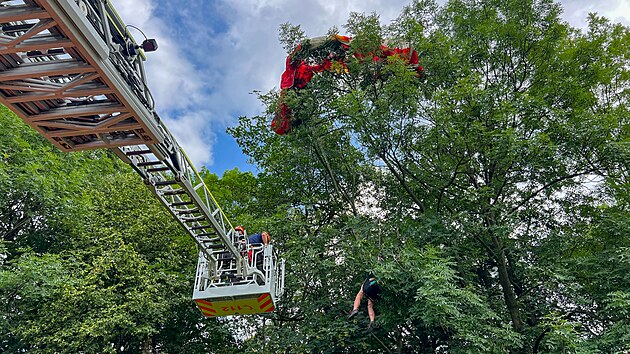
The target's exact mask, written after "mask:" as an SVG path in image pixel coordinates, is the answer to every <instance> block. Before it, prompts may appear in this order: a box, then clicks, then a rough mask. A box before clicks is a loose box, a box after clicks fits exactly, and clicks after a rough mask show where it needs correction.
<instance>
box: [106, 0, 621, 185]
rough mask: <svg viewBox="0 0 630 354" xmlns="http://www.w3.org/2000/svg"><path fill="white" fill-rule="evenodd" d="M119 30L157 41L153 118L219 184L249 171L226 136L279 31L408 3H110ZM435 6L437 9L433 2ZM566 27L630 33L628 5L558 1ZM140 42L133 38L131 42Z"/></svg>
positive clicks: (263, 75)
mask: <svg viewBox="0 0 630 354" xmlns="http://www.w3.org/2000/svg"><path fill="white" fill-rule="evenodd" d="M111 2H112V4H113V5H114V7H115V8H116V9H117V11H118V12H119V14H120V16H121V17H122V19H123V20H124V21H125V23H127V24H130V25H134V26H137V27H139V28H141V29H142V30H143V31H144V32H145V34H146V35H147V36H148V37H150V38H156V39H157V41H158V45H159V49H158V51H157V52H155V53H148V55H147V57H148V60H147V62H146V64H145V65H146V71H147V75H148V81H149V87H150V89H151V91H152V93H153V96H154V98H155V100H156V108H157V110H158V113H159V114H160V116H161V117H162V119H163V120H164V121H165V123H166V125H167V127H168V128H169V130H170V131H171V132H173V134H174V135H175V137H176V138H177V140H178V142H179V143H180V145H182V147H183V148H184V150H185V151H186V153H187V154H188V155H189V156H190V157H191V159H192V160H193V163H194V164H195V166H196V167H197V168H198V169H199V168H201V167H202V166H206V167H207V168H208V169H209V170H210V171H211V172H213V173H216V174H218V175H219V176H221V175H222V174H223V172H224V171H225V170H229V169H233V168H235V167H238V168H239V169H240V170H241V171H253V172H255V167H254V166H252V165H250V164H248V163H247V157H246V156H244V155H243V153H242V152H241V149H240V148H239V146H238V145H237V144H236V142H235V141H234V139H233V138H232V137H231V136H229V135H228V134H226V133H225V129H226V128H227V127H230V126H235V125H236V124H237V120H238V117H239V116H242V115H247V116H252V115H256V114H259V113H261V111H262V107H261V105H260V103H259V102H258V101H257V100H256V97H255V95H251V94H250V93H251V92H253V91H256V90H257V91H263V92H267V91H269V90H270V89H272V88H274V87H276V88H277V87H278V86H279V81H280V75H281V73H282V70H283V69H284V58H285V56H286V53H285V52H284V50H283V49H282V47H281V45H280V44H279V42H278V26H279V25H280V24H282V23H285V22H290V23H292V24H299V25H301V26H302V29H303V30H304V31H305V33H306V35H307V36H308V37H316V36H321V35H323V34H325V33H326V32H327V31H328V29H329V28H330V27H332V26H337V27H338V28H340V29H341V28H342V26H343V24H344V23H345V21H346V20H347V18H348V14H349V13H350V12H352V11H355V12H366V13H371V12H374V11H375V12H377V13H379V14H380V18H381V22H382V23H389V22H390V21H391V20H393V19H394V18H395V17H396V16H397V15H398V14H399V13H400V10H401V9H402V7H403V6H405V5H407V4H409V2H410V1H409V0H337V1H335V0H188V1H185V2H184V1H172V0H111ZM438 2H440V3H442V2H443V1H438ZM561 2H562V3H563V6H564V9H565V12H564V18H565V19H566V20H567V21H569V22H570V23H571V24H572V25H573V26H577V27H583V26H584V23H585V22H584V20H585V18H586V16H587V14H588V13H589V12H598V13H599V14H600V15H604V16H606V17H608V18H610V19H612V20H613V21H615V22H622V23H624V24H626V25H628V24H630V0H607V1H599V2H593V1H591V0H563V1H561ZM132 33H133V35H134V36H135V37H136V39H137V40H141V39H142V35H141V34H140V33H139V32H138V33H136V32H132Z"/></svg>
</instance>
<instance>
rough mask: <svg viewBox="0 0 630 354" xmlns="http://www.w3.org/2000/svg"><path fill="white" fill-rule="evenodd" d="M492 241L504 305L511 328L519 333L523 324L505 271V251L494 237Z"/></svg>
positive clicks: (493, 236) (494, 236)
mask: <svg viewBox="0 0 630 354" xmlns="http://www.w3.org/2000/svg"><path fill="white" fill-rule="evenodd" d="M492 241H493V243H494V247H495V250H496V251H495V254H496V261H497V268H498V270H499V283H500V284H501V289H502V290H503V298H504V299H505V305H506V306H507V309H508V312H509V313H510V318H511V319H512V327H513V328H514V330H515V331H517V332H521V331H522V330H523V322H522V320H521V313H520V311H519V309H518V301H517V299H516V294H515V293H514V288H513V287H512V282H510V276H509V273H508V269H507V261H506V257H505V249H504V248H503V244H502V243H501V241H500V240H499V238H498V237H497V236H496V235H492Z"/></svg>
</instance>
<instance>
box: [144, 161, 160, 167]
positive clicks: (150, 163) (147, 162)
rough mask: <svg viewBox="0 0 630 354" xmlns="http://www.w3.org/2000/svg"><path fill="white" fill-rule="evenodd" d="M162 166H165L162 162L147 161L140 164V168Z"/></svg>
mask: <svg viewBox="0 0 630 354" xmlns="http://www.w3.org/2000/svg"><path fill="white" fill-rule="evenodd" d="M161 164H163V162H162V161H145V162H139V163H138V166H140V167H144V166H155V165H161Z"/></svg>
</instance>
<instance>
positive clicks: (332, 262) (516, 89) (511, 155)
mask: <svg viewBox="0 0 630 354" xmlns="http://www.w3.org/2000/svg"><path fill="white" fill-rule="evenodd" d="M560 13H561V9H560V7H559V5H557V4H555V3H553V2H552V1H546V0H530V1H495V0H486V1H466V0H455V1H450V2H448V3H447V4H446V5H445V6H443V7H438V6H437V5H436V4H435V3H433V2H431V1H415V2H413V4H412V5H411V6H409V7H407V8H405V9H404V10H403V12H402V14H401V15H400V17H399V18H398V19H397V20H396V21H394V22H393V23H391V24H386V25H384V24H382V23H380V21H379V18H378V15H376V14H372V15H363V14H352V15H351V16H350V19H349V20H348V23H347V25H346V28H345V30H346V31H347V33H344V34H347V35H349V36H352V38H353V41H352V43H351V49H350V50H354V51H355V52H356V53H358V54H359V55H356V58H357V60H355V61H354V62H350V63H348V72H347V73H344V72H337V73H335V72H324V73H322V74H319V75H317V76H316V77H314V78H313V79H312V81H311V82H309V83H308V85H306V86H305V87H304V88H302V89H300V90H299V91H298V90H295V91H290V92H284V93H283V97H282V101H281V103H282V104H284V103H286V104H287V105H288V106H289V108H290V110H291V111H292V112H293V114H294V115H295V117H296V119H300V120H301V121H302V122H303V124H302V125H301V126H299V127H298V128H297V129H295V130H293V131H292V132H291V133H290V134H288V135H286V136H276V135H274V134H273V133H272V132H269V130H266V129H265V128H264V126H265V125H267V124H268V122H269V120H270V117H272V116H273V114H274V112H275V111H276V110H277V109H278V93H277V92H273V91H272V92H270V93H269V94H267V95H262V96H261V101H262V102H263V103H265V104H266V105H267V107H268V112H267V114H266V115H262V116H260V117H251V118H250V117H243V118H242V119H241V122H240V125H239V127H237V128H235V129H233V130H232V133H233V135H234V136H235V137H236V138H237V139H238V140H239V143H240V144H241V146H243V147H244V150H245V151H246V152H247V153H248V154H249V155H250V156H251V157H252V159H253V160H254V161H255V162H256V163H257V164H258V165H259V166H260V167H261V169H262V171H263V173H261V175H260V177H259V178H260V179H261V181H263V185H267V184H268V185H270V186H272V187H268V192H269V194H267V196H266V197H267V199H268V200H270V201H272V202H271V203H272V205H275V206H277V207H278V208H280V210H282V211H285V212H286V215H287V218H286V220H285V221H284V222H283V225H282V230H283V231H284V232H282V234H283V235H288V236H287V239H286V240H283V241H285V243H284V244H283V248H284V249H285V252H286V256H287V257H288V259H289V264H290V265H291V267H290V268H289V269H290V276H291V280H292V281H291V282H289V285H290V289H289V296H288V298H287V299H286V300H285V301H286V304H285V306H284V307H283V308H282V309H281V311H280V313H279V314H278V318H277V319H276V320H275V321H274V324H275V326H274V327H273V328H272V332H271V333H273V334H270V331H269V330H267V331H266V332H265V336H264V337H262V336H257V337H255V338H254V339H253V340H252V341H253V342H254V343H252V345H251V348H250V349H252V350H256V348H261V347H262V348H267V349H266V350H269V351H272V352H273V351H278V350H279V348H281V347H282V346H283V345H284V344H283V343H291V344H293V345H295V346H296V347H298V348H300V349H298V350H297V351H298V352H299V351H305V352H369V351H372V352H375V353H380V352H386V351H391V352H395V351H397V352H417V353H433V352H444V353H445V352H448V353H462V352H466V353H468V352H471V353H473V352H474V353H476V352H488V353H490V352H497V353H504V352H514V353H540V352H589V353H591V352H601V353H609V352H623V351H624V350H625V351H627V350H630V347H629V346H628V345H629V344H628V343H630V341H629V339H630V327H629V326H628V325H629V323H628V321H627V314H628V305H630V303H629V302H628V298H629V295H630V294H629V293H628V289H630V288H629V287H628V285H629V284H628V280H627V277H625V276H624V274H625V273H626V272H627V271H628V270H630V269H629V268H628V266H629V263H628V256H629V254H628V250H629V248H628V245H629V243H630V232H629V231H630V229H629V225H630V224H629V223H628V220H629V219H630V218H629V216H630V214H629V209H628V208H629V206H630V205H629V204H628V202H629V201H630V200H629V197H630V195H629V194H628V191H629V189H628V187H629V184H628V183H629V180H628V173H629V171H628V166H630V160H629V157H630V155H629V152H630V150H629V149H628V147H629V145H628V142H629V138H630V136H629V133H630V131H629V130H628V127H629V125H628V108H627V104H628V93H629V92H630V91H629V88H630V86H629V85H628V68H629V67H630V66H629V65H628V64H629V55H630V50H629V49H628V48H630V46H629V45H628V44H630V43H629V40H630V33H629V31H628V28H626V27H623V26H621V25H616V24H612V23H610V22H608V21H607V20H606V19H604V18H600V17H597V16H595V15H591V16H590V17H589V19H588V29H587V30H586V31H578V30H576V29H574V28H571V27H570V26H569V25H568V24H567V23H565V22H563V21H562V20H561V19H560V17H559V16H560ZM334 31H335V29H332V31H331V32H333V33H334ZM281 37H282V39H283V41H284V44H285V48H292V47H294V46H295V45H296V44H297V43H299V42H300V41H301V40H302V39H303V34H302V32H301V30H300V29H299V26H292V25H290V24H285V25H283V26H282V28H281ZM384 39H387V40H388V43H389V44H388V45H394V46H410V47H411V48H414V49H416V50H417V51H418V52H419V53H420V64H421V65H422V66H423V67H424V68H425V75H424V76H423V77H422V78H421V79H419V78H418V77H417V75H416V74H415V72H414V71H413V70H410V69H409V68H408V65H406V63H405V62H404V61H403V60H396V58H395V57H391V58H388V60H380V61H366V60H361V59H360V58H361V57H362V53H377V52H378V50H379V48H380V45H381V43H383V41H384ZM289 52H290V51H289ZM261 132H266V133H265V134H261ZM289 235H290V236H289ZM298 258H299V259H302V260H308V261H307V262H304V261H302V262H299V263H297V264H296V263H294V262H291V259H298ZM365 270H374V271H375V272H376V273H377V274H378V275H379V276H380V278H381V281H382V283H383V286H384V288H385V293H384V298H383V300H382V301H381V303H379V304H378V306H377V308H378V322H379V323H380V325H381V327H380V329H378V330H377V331H376V332H374V333H373V334H374V335H370V334H366V333H364V328H365V323H362V321H358V322H347V321H346V320H345V317H344V315H343V314H344V313H347V311H349V310H350V309H351V301H352V299H353V297H354V294H355V292H356V291H357V289H358V286H359V284H360V282H361V279H362V278H361V276H362V272H363V271H365ZM364 320H365V321H366V320H367V319H365V317H364ZM287 330H288V331H289V332H287ZM289 333H290V334H289ZM289 338H290V339H289ZM263 351H264V350H263Z"/></svg>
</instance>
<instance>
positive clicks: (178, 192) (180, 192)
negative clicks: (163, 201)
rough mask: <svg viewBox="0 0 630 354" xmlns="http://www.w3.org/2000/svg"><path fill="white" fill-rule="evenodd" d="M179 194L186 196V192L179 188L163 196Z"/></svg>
mask: <svg viewBox="0 0 630 354" xmlns="http://www.w3.org/2000/svg"><path fill="white" fill-rule="evenodd" d="M179 194H186V191H185V190H184V189H182V188H180V189H173V190H170V191H166V192H164V195H179Z"/></svg>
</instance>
